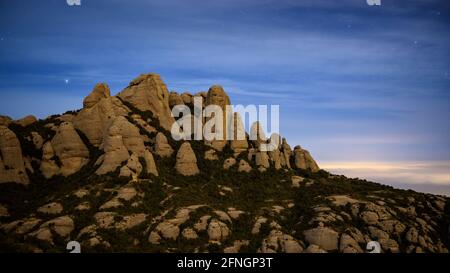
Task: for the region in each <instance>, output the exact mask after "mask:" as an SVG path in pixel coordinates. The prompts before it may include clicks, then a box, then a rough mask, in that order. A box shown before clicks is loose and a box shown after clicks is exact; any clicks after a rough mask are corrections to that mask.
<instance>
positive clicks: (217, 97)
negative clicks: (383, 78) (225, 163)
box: [205, 85, 231, 151]
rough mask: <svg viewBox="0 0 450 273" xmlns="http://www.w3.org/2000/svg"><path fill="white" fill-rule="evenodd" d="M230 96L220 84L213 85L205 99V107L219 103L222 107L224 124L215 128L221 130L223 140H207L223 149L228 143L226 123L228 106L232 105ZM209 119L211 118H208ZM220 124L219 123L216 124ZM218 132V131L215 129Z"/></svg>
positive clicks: (209, 143) (213, 145)
mask: <svg viewBox="0 0 450 273" xmlns="http://www.w3.org/2000/svg"><path fill="white" fill-rule="evenodd" d="M230 104H231V102H230V98H229V97H228V95H227V93H225V90H223V88H222V86H220V85H213V86H211V87H210V88H209V90H208V93H207V95H206V99H205V107H206V106H209V105H217V106H219V107H220V108H221V109H222V111H223V112H222V113H223V126H221V128H215V130H221V131H222V136H223V139H221V140H212V141H206V143H207V144H208V145H210V146H211V147H212V148H214V149H216V150H218V151H222V149H223V147H225V145H226V144H227V141H226V124H227V117H226V106H227V105H230ZM207 120H209V119H207ZM216 126H219V125H216ZM214 132H217V131H214Z"/></svg>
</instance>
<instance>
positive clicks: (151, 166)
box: [144, 150, 159, 176]
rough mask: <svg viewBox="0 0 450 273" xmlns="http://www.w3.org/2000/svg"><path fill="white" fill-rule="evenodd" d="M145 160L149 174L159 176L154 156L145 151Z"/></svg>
mask: <svg viewBox="0 0 450 273" xmlns="http://www.w3.org/2000/svg"><path fill="white" fill-rule="evenodd" d="M144 160H145V165H146V172H147V174H152V175H154V176H158V175H159V174H158V169H157V168H156V164H155V159H154V158H153V154H152V153H151V152H150V151H149V150H145V152H144Z"/></svg>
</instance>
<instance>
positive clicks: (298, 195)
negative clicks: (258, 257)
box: [0, 74, 450, 252]
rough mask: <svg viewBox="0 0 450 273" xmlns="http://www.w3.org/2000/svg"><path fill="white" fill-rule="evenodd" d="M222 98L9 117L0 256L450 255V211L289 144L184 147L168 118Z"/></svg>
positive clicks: (138, 82)
mask: <svg viewBox="0 0 450 273" xmlns="http://www.w3.org/2000/svg"><path fill="white" fill-rule="evenodd" d="M195 96H199V97H202V98H203V99H204V100H205V103H206V105H208V104H216V105H219V106H221V107H222V108H223V107H224V106H225V105H227V104H230V100H229V98H228V96H227V94H226V93H225V91H224V90H223V89H222V88H221V87H220V86H213V87H211V88H210V89H209V91H208V93H205V92H200V93H197V94H196V95H191V94H188V93H184V94H181V95H179V94H177V93H175V92H171V93H169V91H168V90H167V87H166V85H165V84H164V83H163V81H162V80H161V78H160V77H159V76H158V75H156V74H145V75H141V76H139V77H138V78H136V79H135V80H133V81H132V82H131V83H130V85H129V86H128V87H127V88H125V89H124V90H123V91H122V92H120V93H119V94H118V95H117V96H110V91H109V87H108V86H107V85H106V84H98V85H96V86H95V87H94V89H93V91H92V92H91V93H90V94H89V95H88V96H87V97H86V98H85V99H84V102H83V109H81V110H79V111H70V112H67V113H65V114H63V115H54V116H51V117H48V118H46V119H44V120H36V119H35V118H33V117H32V116H29V117H26V118H24V119H22V120H18V121H12V120H11V119H9V118H7V117H1V118H0V151H1V161H0V182H1V183H0V204H1V206H0V221H1V224H0V250H1V251H14V252H15V251H18V252H42V251H44V252H65V251H66V250H65V248H66V244H67V242H69V241H70V240H76V241H78V242H80V243H81V246H82V251H83V252H90V251H92V252H97V251H99V252H112V251H115V252H142V251H145V252H239V251H240V252H325V251H326V252H364V251H365V247H366V243H367V242H369V241H372V240H377V241H379V242H380V244H381V247H382V251H383V252H447V249H448V247H449V231H450V230H449V223H450V203H449V199H448V198H445V197H442V196H436V195H431V194H423V193H417V192H413V191H404V190H398V189H394V188H392V187H389V186H384V185H381V184H376V183H372V182H368V181H365V180H359V179H349V178H346V177H344V176H339V175H332V174H330V173H328V172H326V171H323V170H320V169H319V167H318V165H317V164H316V162H315V161H314V159H313V158H312V157H311V155H310V154H309V152H308V151H306V150H304V149H302V148H301V147H299V146H297V147H295V148H294V150H292V149H291V147H290V146H289V145H288V144H287V141H286V140H284V139H283V141H282V145H281V146H280V147H279V149H277V150H275V151H272V152H268V153H266V152H262V151H260V150H259V145H260V144H261V143H263V142H264V141H265V140H264V139H258V140H256V141H251V140H249V139H248V137H247V140H245V141H241V140H232V141H212V142H206V141H199V140H192V141H175V140H173V139H172V137H171V134H170V132H169V131H168V130H170V126H171V124H172V123H173V121H174V119H173V117H172V116H171V114H170V109H171V108H172V107H173V106H174V105H178V104H185V105H187V106H188V107H189V108H190V109H193V98H194V97H195Z"/></svg>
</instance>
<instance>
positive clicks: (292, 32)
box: [0, 0, 450, 192]
mask: <svg viewBox="0 0 450 273" xmlns="http://www.w3.org/2000/svg"><path fill="white" fill-rule="evenodd" d="M81 4H82V5H81V6H78V7H73V6H68V5H67V4H66V1H65V0H46V1H45V0H44V1H24V0H2V1H1V2H0V114H6V115H9V116H11V117H13V118H20V117H22V116H24V115H26V114H34V115H36V116H38V117H41V118H43V117H45V116H47V115H49V114H53V113H61V112H65V111H66V110H69V109H77V108H80V107H81V105H82V99H83V97H84V96H85V95H87V94H88V93H89V92H90V90H91V89H92V87H93V85H94V84H95V83H97V82H107V83H108V84H109V85H110V87H111V90H112V92H113V93H117V92H119V91H120V90H122V89H123V88H124V87H125V86H126V85H127V84H128V82H129V81H130V80H131V79H133V78H134V77H136V76H137V75H139V74H140V73H144V72H156V73H159V74H161V75H162V77H163V79H164V81H165V82H166V84H167V85H168V87H169V89H170V90H176V91H178V92H184V91H190V92H192V93H195V92H197V91H200V90H207V89H208V87H209V86H211V85H213V84H221V85H223V86H224V88H225V90H226V91H227V92H228V93H229V95H230V97H231V100H232V102H233V103H234V104H250V103H251V104H279V105H280V114H281V128H280V129H281V133H282V134H283V135H284V136H286V137H287V138H288V141H289V142H290V144H291V145H292V146H294V145H296V144H300V145H302V146H303V147H305V148H307V149H308V150H310V151H311V152H312V154H313V155H314V156H315V158H316V159H317V160H318V162H319V164H320V163H321V162H323V164H326V163H328V162H337V161H346V162H350V161H352V162H406V161H408V162H419V161H420V162H434V161H440V162H450V122H448V120H449V118H450V108H449V103H450V90H449V87H450V28H449V27H450V2H449V1H446V0H409V1H402V0H397V1H394V0H382V5H381V6H378V7H373V6H368V5H367V4H366V1H365V0H340V1H331V0H330V1H325V0H308V1H298V0H296V1H294V0H245V1H242V0H239V1H238V0H214V1H211V0H209V1H203V0H179V1H171V0H164V1H160V0H152V1H143V0H137V1H119V0H95V1H94V0H81ZM66 79H67V80H68V83H66V81H65V80H66ZM448 166H450V165H448ZM449 169H450V168H449ZM449 177H450V176H449ZM425 180H426V179H425ZM424 182H427V181H424ZM447 182H448V183H449V185H450V179H448V181H447ZM447 182H446V183H447ZM449 192H450V191H449Z"/></svg>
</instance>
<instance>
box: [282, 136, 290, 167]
mask: <svg viewBox="0 0 450 273" xmlns="http://www.w3.org/2000/svg"><path fill="white" fill-rule="evenodd" d="M291 155H292V150H291V146H289V144H288V143H287V141H286V139H285V138H283V140H282V143H281V158H280V159H281V166H286V167H287V168H288V169H290V168H291V163H290V158H291Z"/></svg>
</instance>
